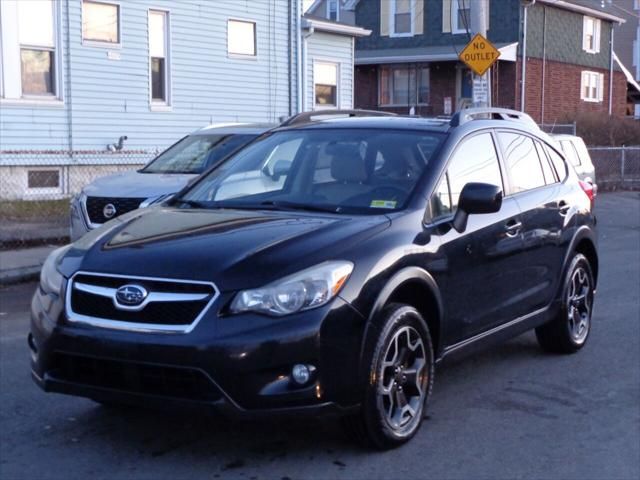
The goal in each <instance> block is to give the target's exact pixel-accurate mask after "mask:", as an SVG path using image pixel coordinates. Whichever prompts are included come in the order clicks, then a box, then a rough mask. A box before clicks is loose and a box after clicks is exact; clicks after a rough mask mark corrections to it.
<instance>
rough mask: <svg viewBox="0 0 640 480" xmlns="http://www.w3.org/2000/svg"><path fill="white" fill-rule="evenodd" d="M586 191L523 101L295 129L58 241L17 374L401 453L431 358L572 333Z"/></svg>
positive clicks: (586, 282) (590, 237) (584, 301)
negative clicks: (313, 422) (303, 427)
mask: <svg viewBox="0 0 640 480" xmlns="http://www.w3.org/2000/svg"><path fill="white" fill-rule="evenodd" d="M487 114H489V115H491V117H492V118H482V117H483V116H486V115H487ZM269 158H273V159H277V161H275V160H274V163H273V168H272V169H267V170H265V169H264V165H265V162H266V160H267V159H269ZM249 173H251V175H248V174H249ZM244 175H247V178H248V180H247V185H250V188H249V187H248V186H246V185H243V178H244V177H243V176H244ZM259 176H263V177H264V178H263V181H262V182H261V183H260V182H256V178H258V177H259ZM585 185H586V184H585V183H584V182H582V183H581V182H579V180H578V178H577V175H576V173H575V172H574V171H573V169H571V168H568V166H567V164H566V163H565V160H564V158H563V157H562V156H561V155H560V153H559V152H558V150H557V147H556V144H555V142H554V141H553V140H552V139H551V138H550V137H549V136H547V135H546V134H545V133H543V132H542V131H541V130H539V129H538V127H537V126H536V125H535V123H534V122H533V121H532V120H531V118H530V117H528V116H527V115H525V114H522V113H521V112H515V111H511V110H501V109H490V110H486V109H469V110H466V111H464V112H462V113H459V114H456V115H455V116H454V117H453V118H452V119H451V121H444V120H436V119H433V120H430V119H421V118H416V117H412V118H406V117H388V118H369V117H364V118H363V117H360V118H347V119H325V120H322V121H315V122H307V121H296V122H291V123H290V124H289V125H288V126H285V127H280V128H277V129H275V130H273V131H271V132H268V133H267V134H265V135H264V136H263V137H262V138H261V139H259V140H257V141H255V142H253V143H252V144H250V145H249V146H247V147H246V148H244V149H243V150H241V151H240V152H238V153H236V154H235V155H233V156H232V157H230V158H228V159H227V160H225V161H224V162H223V163H221V164H220V165H218V166H217V167H215V168H213V169H212V170H211V171H209V172H208V173H207V174H205V175H202V176H201V177H200V178H199V179H198V180H196V181H195V182H194V183H193V184H192V185H191V186H190V187H188V188H187V189H186V190H185V191H184V192H183V193H181V194H180V195H179V196H177V197H174V198H173V199H171V200H169V201H168V202H165V203H163V204H162V205H158V206H154V207H151V208H146V209H141V210H136V211H134V212H130V213H128V214H125V215H122V216H120V217H117V218H116V219H114V220H112V221H110V222H108V223H106V224H105V225H104V226H102V227H101V228H99V229H97V230H95V231H93V232H91V233H89V234H87V235H85V236H84V237H83V238H82V239H80V240H79V241H78V242H76V243H74V244H72V245H69V246H66V247H63V248H60V249H58V250H56V251H55V252H53V253H52V254H51V255H50V256H49V258H48V259H47V261H46V263H45V265H44V267H43V269H42V275H41V279H40V286H39V288H38V289H37V291H36V292H35V295H34V298H33V302H32V312H31V332H30V334H29V337H28V344H29V346H30V350H31V368H32V375H33V378H34V380H35V382H36V383H37V384H38V385H39V386H40V387H41V388H43V389H44V390H45V391H47V392H60V393H66V394H71V395H79V396H84V397H89V398H91V399H94V400H96V401H98V402H106V403H122V404H128V403H134V404H135V403H142V404H144V405H159V406H163V407H166V406H176V408H177V407H178V406H179V405H184V404H190V405H194V404H195V405H203V406H208V407H211V408H218V409H221V410H223V411H227V412H232V413H235V414H239V415H259V414H263V415H273V414H280V413H304V414H307V415H318V414H325V413H337V414H339V415H341V416H342V421H343V422H344V424H345V426H346V427H347V428H348V429H349V431H350V432H352V433H354V435H355V436H356V437H357V438H359V439H362V440H364V441H366V442H368V443H369V444H370V445H373V446H375V447H378V448H390V447H394V446H397V445H399V444H402V443H404V442H406V441H408V440H409V439H410V438H411V437H413V436H414V435H415V433H416V432H417V430H418V428H419V427H420V425H421V423H422V419H423V417H424V415H425V409H426V407H427V404H428V401H429V399H430V397H431V391H432V387H433V382H434V373H435V365H436V363H437V362H439V361H440V360H442V359H443V358H445V357H448V356H449V355H452V354H456V353H460V352H465V351H470V350H472V349H474V348H476V347H478V346H479V345H484V344H486V343H488V342H493V341H500V340H504V339H506V338H509V337H512V336H515V335H518V334H520V333H522V332H524V331H527V330H529V329H532V328H535V332H536V335H537V338H538V341H539V343H540V345H541V347H542V348H543V349H545V350H548V351H553V352H560V353H573V352H576V351H578V350H580V349H581V348H582V347H583V346H584V345H585V343H586V341H587V338H588V336H589V332H590V328H591V312H592V308H593V301H594V294H595V289H596V282H597V277H598V253H597V249H596V232H595V219H594V215H593V211H592V207H593V205H592V201H593V198H592V197H591V196H590V195H591V194H592V190H590V189H588V188H586V187H585ZM231 191H234V192H241V193H240V194H238V195H231V196H230V195H229V192H231ZM576 362H578V360H577V359H576ZM576 365H577V363H576ZM576 368H577V367H576ZM461 421H462V420H461Z"/></svg>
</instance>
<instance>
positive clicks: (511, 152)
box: [498, 132, 546, 193]
mask: <svg viewBox="0 0 640 480" xmlns="http://www.w3.org/2000/svg"><path fill="white" fill-rule="evenodd" d="M498 136H499V137H500V143H501V144H502V150H503V152H504V158H505V163H506V167H507V170H508V171H509V178H510V179H511V189H512V191H513V192H514V193H517V192H523V191H525V190H531V189H532V188H537V187H541V186H543V185H545V184H546V182H545V178H544V174H543V173H542V166H541V164H540V159H539V158H538V152H537V151H536V148H535V145H534V144H533V140H532V139H531V138H529V137H525V136H524V135H519V134H517V133H509V132H500V133H498Z"/></svg>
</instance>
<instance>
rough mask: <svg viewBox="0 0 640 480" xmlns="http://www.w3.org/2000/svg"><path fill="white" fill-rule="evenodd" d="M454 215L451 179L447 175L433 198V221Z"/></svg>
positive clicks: (443, 177)
mask: <svg viewBox="0 0 640 480" xmlns="http://www.w3.org/2000/svg"><path fill="white" fill-rule="evenodd" d="M452 213H453V209H452V208H451V192H450V190H449V177H448V175H447V174H446V173H445V174H444V175H443V176H442V179H441V180H440V183H439V184H438V186H437V187H436V190H435V192H433V195H432V196H431V219H432V220H435V219H437V218H440V217H446V216H449V215H451V214H452Z"/></svg>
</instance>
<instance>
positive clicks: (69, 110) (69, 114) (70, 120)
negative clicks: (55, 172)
mask: <svg viewBox="0 0 640 480" xmlns="http://www.w3.org/2000/svg"><path fill="white" fill-rule="evenodd" d="M70 1H71V0H67V2H66V12H67V45H66V48H60V52H61V53H62V60H63V61H64V52H65V50H66V52H67V61H66V65H65V68H66V70H67V81H66V83H65V85H66V87H67V98H66V99H65V101H66V104H67V130H68V133H69V157H71V158H73V108H72V101H73V100H72V95H71V33H70V31H71V23H70V19H71V16H70V14H69V2H70ZM60 28H64V26H63V19H62V18H61V19H60ZM61 47H62V45H61Z"/></svg>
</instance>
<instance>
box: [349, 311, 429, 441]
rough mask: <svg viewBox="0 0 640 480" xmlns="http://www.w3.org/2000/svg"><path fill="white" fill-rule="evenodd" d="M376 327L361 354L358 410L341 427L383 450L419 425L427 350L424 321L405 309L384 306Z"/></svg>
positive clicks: (423, 405)
mask: <svg viewBox="0 0 640 480" xmlns="http://www.w3.org/2000/svg"><path fill="white" fill-rule="evenodd" d="M377 326H378V327H379V328H380V330H379V331H380V334H379V335H378V336H377V338H372V339H370V341H369V342H368V345H367V348H366V350H365V357H364V358H365V359H366V365H365V368H366V369H367V372H366V376H367V382H366V385H365V388H364V390H365V391H364V400H363V403H362V407H361V409H360V412H358V413H357V414H355V415H353V416H351V417H348V418H346V419H345V424H346V426H347V427H348V430H349V431H350V432H351V433H352V434H355V436H356V437H357V438H358V439H359V440H360V441H362V442H363V443H365V444H367V445H373V446H375V447H377V448H380V449H388V448H393V447H396V446H399V445H402V444H403V443H405V442H407V441H408V440H410V439H411V438H412V437H413V436H414V435H415V434H416V432H417V431H418V428H419V427H420V425H421V424H422V419H423V417H424V411H425V408H426V405H427V402H428V399H429V397H430V395H431V386H432V383H433V374H434V362H433V347H432V343H431V336H430V334H429V328H428V326H427V324H426V322H425V321H424V319H423V318H422V316H421V315H420V313H419V312H418V311H417V310H416V309H415V308H413V307H411V306H409V305H403V304H392V305H389V306H388V307H386V308H385V309H384V310H383V312H382V314H381V317H380V321H379V322H378V323H377Z"/></svg>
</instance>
